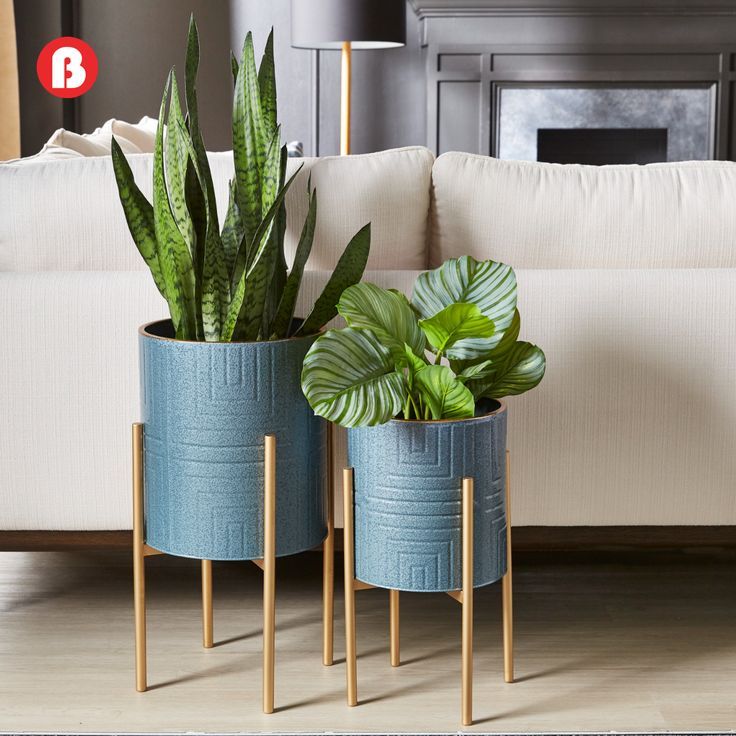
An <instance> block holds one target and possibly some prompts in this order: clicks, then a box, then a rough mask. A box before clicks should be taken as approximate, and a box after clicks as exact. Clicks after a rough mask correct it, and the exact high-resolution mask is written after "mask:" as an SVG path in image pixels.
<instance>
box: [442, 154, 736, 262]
mask: <svg viewBox="0 0 736 736" xmlns="http://www.w3.org/2000/svg"><path fill="white" fill-rule="evenodd" d="M432 189H433V201H432V210H431V233H432V234H431V243H430V267H435V266H438V265H439V264H440V263H442V261H444V260H445V259H447V258H452V257H458V256H460V255H465V254H470V255H472V256H475V257H476V258H478V259H484V258H493V259H494V260H498V261H503V262H505V263H509V264H511V265H513V266H514V267H516V268H724V267H727V268H728V267H734V266H736V207H734V202H736V163H731V162H724V161H692V162H686V163H666V164H649V165H647V166H601V167H596V166H578V165H564V166H563V165H560V164H545V163H535V162H525V161H500V160H497V159H493V158H488V157H486V156H477V155H473V154H466V153H446V154H444V155H442V156H440V157H439V158H438V159H437V161H436V162H435V164H434V168H433V170H432Z"/></svg>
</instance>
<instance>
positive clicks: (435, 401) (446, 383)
mask: <svg viewBox="0 0 736 736" xmlns="http://www.w3.org/2000/svg"><path fill="white" fill-rule="evenodd" d="M414 381H415V384H416V388H417V390H418V391H419V393H420V395H421V397H422V399H423V400H424V404H425V406H427V407H429V411H430V413H431V415H432V417H431V418H432V419H467V418H468V417H472V416H473V414H474V413H475V400H474V399H473V394H472V393H471V392H470V391H469V390H468V388H467V387H466V386H465V385H464V384H463V383H462V382H461V381H458V379H457V378H456V377H455V375H454V374H453V372H452V371H451V370H450V369H449V368H448V367H447V366H446V365H428V366H427V367H426V368H423V369H422V370H420V371H418V372H417V374H416V376H415V377H414Z"/></svg>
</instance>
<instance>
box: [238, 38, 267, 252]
mask: <svg viewBox="0 0 736 736" xmlns="http://www.w3.org/2000/svg"><path fill="white" fill-rule="evenodd" d="M268 142H270V141H268ZM268 142H267V143H264V142H263V120H262V113H261V100H260V92H259V89H258V73H257V71H256V64H255V57H254V54H253V37H252V35H251V34H250V33H248V35H247V36H246V39H245V43H244V44H243V58H242V59H241V62H240V67H239V69H238V77H237V80H236V82H235V94H234V97H233V160H234V163H235V180H236V182H237V189H236V192H237V196H238V209H239V210H240V216H241V218H242V220H243V227H244V231H245V239H246V241H247V242H251V241H252V240H253V237H254V235H255V232H256V230H257V229H258V225H259V223H260V221H261V213H262V211H261V201H262V195H261V172H262V170H263V164H264V161H265V159H266V146H267V144H268Z"/></svg>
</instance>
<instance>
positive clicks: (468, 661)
mask: <svg viewBox="0 0 736 736" xmlns="http://www.w3.org/2000/svg"><path fill="white" fill-rule="evenodd" d="M462 503H463V599H462V606H463V633H462V650H463V654H462V656H463V663H462V721H463V726H472V725H473V479H472V478H463V501H462Z"/></svg>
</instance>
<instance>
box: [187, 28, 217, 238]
mask: <svg viewBox="0 0 736 736" xmlns="http://www.w3.org/2000/svg"><path fill="white" fill-rule="evenodd" d="M198 70H199V31H198V30H197V24H196V23H195V22H194V14H192V16H191V17H190V19H189V34H188V36H187V53H186V60H185V64H184V91H185V96H186V101H187V120H188V128H189V134H190V136H191V139H192V144H193V145H194V150H195V151H196V152H197V165H198V166H199V170H200V172H201V176H202V179H203V180H204V182H205V184H206V192H207V203H208V205H209V209H210V216H211V218H212V220H213V222H214V226H215V229H216V230H219V229H220V226H219V224H218V218H217V204H216V201H215V187H214V184H213V182H212V172H211V171H210V163H209V160H208V159H207V149H206V147H205V145H204V140H203V138H202V132H201V130H200V128H199V110H198V107H197V72H198Z"/></svg>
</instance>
